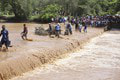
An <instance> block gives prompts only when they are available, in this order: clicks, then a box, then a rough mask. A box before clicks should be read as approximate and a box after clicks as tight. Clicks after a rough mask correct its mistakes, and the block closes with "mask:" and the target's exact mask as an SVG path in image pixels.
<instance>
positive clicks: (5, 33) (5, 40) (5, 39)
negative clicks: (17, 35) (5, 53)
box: [0, 25, 10, 50]
mask: <svg viewBox="0 0 120 80" xmlns="http://www.w3.org/2000/svg"><path fill="white" fill-rule="evenodd" d="M8 34H9V33H8V31H7V30H6V28H5V25H3V26H2V30H1V33H0V37H1V36H2V38H1V42H0V50H1V48H2V46H3V45H5V47H6V49H7V50H8V47H9V45H10V44H9V36H8Z"/></svg>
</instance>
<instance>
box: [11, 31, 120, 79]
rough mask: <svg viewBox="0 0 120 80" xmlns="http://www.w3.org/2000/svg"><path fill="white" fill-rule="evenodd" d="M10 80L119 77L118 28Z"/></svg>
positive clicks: (119, 45) (119, 44)
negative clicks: (51, 62)
mask: <svg viewBox="0 0 120 80" xmlns="http://www.w3.org/2000/svg"><path fill="white" fill-rule="evenodd" d="M11 80H120V31H118V30H112V31H110V32H106V33H104V34H102V35H100V36H98V37H96V38H93V39H92V40H90V42H89V43H87V44H86V45H85V46H84V47H83V49H81V50H78V51H76V52H74V53H71V54H69V55H68V57H66V58H64V59H60V60H57V61H56V62H55V63H53V64H47V65H45V66H44V67H42V68H36V69H35V70H33V71H30V72H27V73H24V74H23V75H22V76H19V77H15V78H13V79H11Z"/></svg>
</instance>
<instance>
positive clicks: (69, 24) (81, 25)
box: [0, 16, 120, 49]
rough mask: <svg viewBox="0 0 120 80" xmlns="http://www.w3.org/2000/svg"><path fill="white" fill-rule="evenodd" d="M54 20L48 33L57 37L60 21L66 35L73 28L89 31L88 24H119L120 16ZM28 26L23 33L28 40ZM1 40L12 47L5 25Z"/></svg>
mask: <svg viewBox="0 0 120 80" xmlns="http://www.w3.org/2000/svg"><path fill="white" fill-rule="evenodd" d="M51 20H52V22H51V23H49V29H48V33H49V36H50V37H51V35H53V34H54V35H55V36H56V37H58V38H59V37H60V34H61V27H62V26H61V25H60V23H64V25H65V31H64V35H72V34H73V30H75V31H76V32H77V31H79V32H84V33H87V31H88V30H87V29H88V26H91V27H103V26H106V25H108V24H109V23H112V24H119V23H120V16H86V17H80V18H79V17H69V16H68V17H57V18H52V19H51ZM53 23H55V24H56V25H55V26H53V25H52V24H53ZM27 35H28V28H27V26H26V24H24V25H23V32H22V33H21V37H22V39H23V40H28V38H27ZM0 36H2V38H1V42H0V48H2V46H3V45H5V46H6V49H8V47H10V46H11V45H10V43H11V42H10V40H9V32H8V30H7V29H6V27H5V25H3V26H2V30H1V32H0Z"/></svg>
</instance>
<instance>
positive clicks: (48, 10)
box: [40, 4, 61, 22]
mask: <svg viewBox="0 0 120 80" xmlns="http://www.w3.org/2000/svg"><path fill="white" fill-rule="evenodd" d="M60 10H61V6H59V5H56V4H53V5H48V6H47V7H45V8H44V10H43V13H42V14H40V20H41V21H42V22H43V21H44V22H50V21H51V18H55V17H57V16H59V11H60Z"/></svg>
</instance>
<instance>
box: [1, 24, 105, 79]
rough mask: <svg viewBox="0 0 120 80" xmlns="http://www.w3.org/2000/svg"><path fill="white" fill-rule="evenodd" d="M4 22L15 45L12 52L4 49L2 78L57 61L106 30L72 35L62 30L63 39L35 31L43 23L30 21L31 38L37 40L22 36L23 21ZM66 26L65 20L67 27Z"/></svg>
mask: <svg viewBox="0 0 120 80" xmlns="http://www.w3.org/2000/svg"><path fill="white" fill-rule="evenodd" d="M3 24H4V25H6V27H7V29H8V30H9V31H10V40H11V41H12V45H13V47H12V48H10V49H9V52H0V80H7V79H10V78H12V77H15V76H18V75H21V74H22V73H25V72H27V71H30V70H33V69H35V68H36V67H40V66H42V65H43V64H46V63H50V62H53V61H55V60H56V59H58V58H61V57H62V55H64V54H66V53H69V52H71V51H74V50H75V49H76V48H80V47H82V45H83V44H84V43H86V42H88V41H89V39H91V38H93V37H96V36H98V35H100V34H101V33H103V29H100V28H99V29H98V28H88V33H79V32H75V31H74V32H73V35H71V36H63V34H62V35H61V37H62V38H60V39H58V38H49V36H38V35H35V34H34V30H35V27H39V26H41V24H35V23H34V24H33V23H32V24H31V23H27V26H28V29H29V38H30V39H33V41H23V40H22V39H21V37H20V33H21V31H22V28H23V27H22V25H23V23H15V24H13V23H1V24H0V26H1V25H3ZM42 27H44V28H47V27H48V24H43V25H42ZM64 28H65V26H64V25H63V24H62V30H63V31H64ZM62 33H63V32H62Z"/></svg>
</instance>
